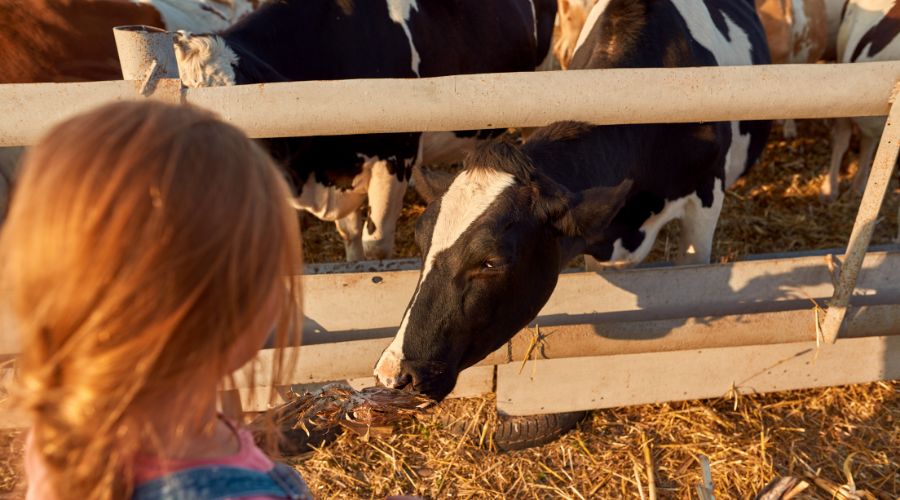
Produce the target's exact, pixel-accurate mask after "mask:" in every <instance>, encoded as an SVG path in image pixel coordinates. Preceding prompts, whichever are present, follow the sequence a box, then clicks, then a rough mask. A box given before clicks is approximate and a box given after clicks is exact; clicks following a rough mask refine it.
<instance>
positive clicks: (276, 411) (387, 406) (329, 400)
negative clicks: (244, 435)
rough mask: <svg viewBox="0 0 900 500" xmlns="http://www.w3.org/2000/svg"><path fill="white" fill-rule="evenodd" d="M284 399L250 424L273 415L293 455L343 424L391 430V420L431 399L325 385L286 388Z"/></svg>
mask: <svg viewBox="0 0 900 500" xmlns="http://www.w3.org/2000/svg"><path fill="white" fill-rule="evenodd" d="M288 399H289V400H288V402H287V403H285V404H283V405H281V406H278V407H276V408H273V409H272V410H270V411H269V412H268V413H267V414H265V415H262V416H260V417H257V418H256V419H255V420H254V421H253V423H251V428H253V429H254V430H255V431H256V432H257V434H258V435H259V434H262V432H263V430H264V429H265V426H266V425H267V423H268V422H271V421H274V423H275V425H276V427H277V428H278V430H279V432H280V434H281V436H282V439H281V444H280V448H281V451H282V453H284V454H288V455H296V454H300V453H304V452H306V451H309V450H310V449H311V447H313V446H320V445H322V444H324V443H326V442H329V441H331V440H333V439H334V438H335V437H337V435H338V434H340V433H341V432H342V431H343V430H344V429H347V430H350V431H352V432H353V433H355V434H357V435H360V436H363V437H368V436H369V435H379V436H387V435H390V434H391V433H392V432H393V430H394V426H395V425H397V424H398V423H400V422H401V421H403V420H404V419H407V418H413V417H415V416H416V415H418V414H420V413H422V412H423V411H424V410H425V409H426V408H428V407H430V406H431V405H433V404H434V402H433V401H432V400H431V399H429V398H428V397H426V396H422V395H419V394H413V393H410V392H407V391H401V390H398V389H389V388H387V387H367V388H365V389H362V390H359V391H357V390H355V389H352V388H351V387H348V386H346V385H339V384H334V385H328V386H326V387H323V388H322V389H320V390H318V391H316V392H312V393H305V394H296V393H291V394H290V396H289V398H288Z"/></svg>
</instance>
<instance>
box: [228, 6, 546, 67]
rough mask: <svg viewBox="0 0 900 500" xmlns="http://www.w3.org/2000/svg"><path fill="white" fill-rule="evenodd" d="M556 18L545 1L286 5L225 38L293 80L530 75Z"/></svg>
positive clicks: (273, 8) (241, 25)
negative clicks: (497, 74)
mask: <svg viewBox="0 0 900 500" xmlns="http://www.w3.org/2000/svg"><path fill="white" fill-rule="evenodd" d="M555 13H556V4H555V1H550V0H533V1H532V0H494V1H491V2H484V1H483V0H457V1H453V2H448V1H446V0H417V1H416V2H411V1H409V0H370V1H366V2H339V1H336V0H286V1H283V2H273V3H271V4H269V5H266V6H264V7H263V8H261V9H260V10H259V11H258V12H256V13H255V14H254V15H253V16H250V17H248V18H247V19H245V20H244V21H243V22H241V23H238V24H237V25H235V26H234V27H232V28H230V29H229V30H227V31H225V32H224V33H223V37H224V38H225V40H226V42H227V43H228V45H229V46H230V47H232V48H233V49H234V50H235V51H236V52H237V53H238V56H239V57H240V56H241V55H242V54H252V57H254V58H258V59H259V60H261V61H264V63H265V64H266V65H267V66H269V67H271V68H272V69H274V70H275V71H276V72H277V73H278V74H280V75H282V76H283V77H284V79H286V80H290V81H305V80H342V79H350V78H406V77H419V76H420V77H427V76H445V75H454V74H467V73H488V72H491V73H493V72H505V71H530V70H534V69H535V68H536V67H537V65H538V64H539V63H540V62H541V61H542V60H543V58H544V56H545V55H546V52H548V51H549V46H550V37H551V35H552V29H553V18H554V16H555ZM238 83H241V82H238ZM244 83H249V82H244Z"/></svg>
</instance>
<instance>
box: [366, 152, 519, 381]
mask: <svg viewBox="0 0 900 500" xmlns="http://www.w3.org/2000/svg"><path fill="white" fill-rule="evenodd" d="M514 182H515V178H514V177H513V176H512V175H511V174H508V173H505V172H497V171H494V170H481V169H479V170H475V171H471V170H466V171H463V172H462V173H461V174H459V175H458V176H456V179H454V180H453V183H452V184H451V185H450V188H449V189H448V190H447V192H446V193H444V196H443V197H442V198H441V204H440V212H438V216H437V220H436V221H435V224H434V232H433V233H432V236H431V245H430V246H429V248H428V255H426V256H425V258H424V265H423V267H422V276H421V278H419V287H418V288H417V289H416V293H415V295H413V299H412V302H410V305H409V308H408V309H407V310H406V313H405V314H404V315H403V321H401V322H400V328H399V329H398V330H397V335H396V336H395V337H394V340H393V341H392V342H391V344H390V345H389V346H388V348H387V349H385V351H384V353H382V355H381V359H379V360H378V364H377V365H375V377H376V378H377V379H378V380H379V381H380V382H381V383H382V384H384V385H386V386H388V387H393V386H394V385H395V383H396V381H397V377H398V376H399V374H400V361H402V360H403V338H404V336H405V335H406V328H407V326H408V324H409V316H410V313H411V312H412V309H413V307H415V306H416V301H417V299H418V298H419V291H420V290H421V288H422V285H424V284H425V280H426V279H427V278H428V274H429V273H430V272H431V270H432V269H433V268H434V262H435V259H436V258H437V256H438V254H440V253H441V252H443V251H444V250H447V249H448V248H450V247H452V246H453V245H454V243H456V242H457V240H459V238H460V236H462V234H463V233H464V232H465V231H466V229H468V228H469V226H471V225H472V223H473V222H475V220H477V219H478V218H479V217H481V215H483V214H484V213H485V212H486V211H487V210H488V208H490V206H491V205H493V204H494V202H495V201H496V200H497V197H499V196H500V194H501V193H503V191H505V190H506V188H508V187H510V186H512V185H513V183H514Z"/></svg>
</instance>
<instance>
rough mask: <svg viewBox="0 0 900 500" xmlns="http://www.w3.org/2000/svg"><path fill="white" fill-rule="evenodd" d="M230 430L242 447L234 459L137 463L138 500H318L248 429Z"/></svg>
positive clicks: (149, 460)
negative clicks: (267, 453) (261, 446)
mask: <svg viewBox="0 0 900 500" xmlns="http://www.w3.org/2000/svg"><path fill="white" fill-rule="evenodd" d="M229 426H230V427H231V428H232V429H233V430H234V432H235V435H236V436H237V438H238V441H239V443H240V449H239V450H238V452H237V453H235V454H233V455H228V456H223V457H217V458H214V459H205V460H178V461H160V460H153V459H149V458H146V457H145V458H142V459H140V460H139V461H138V462H137V463H136V464H135V480H136V484H137V486H136V488H135V495H134V499H136V500H154V499H166V500H170V499H171V500H178V499H182V498H185V499H187V498H204V499H216V498H223V499H224V498H241V499H245V500H267V499H279V498H291V499H307V498H312V495H310V493H309V489H308V488H307V486H306V484H305V483H304V482H303V480H302V479H301V477H300V474H299V473H297V471H295V470H294V469H293V468H291V467H289V466H287V465H284V464H280V463H273V462H272V460H270V459H269V458H268V457H267V456H266V454H265V453H263V451H262V450H261V449H259V447H258V446H257V445H256V443H255V442H254V440H253V436H252V434H251V433H250V432H249V431H247V430H246V429H240V428H237V427H235V426H233V425H231V424H230V423H229Z"/></svg>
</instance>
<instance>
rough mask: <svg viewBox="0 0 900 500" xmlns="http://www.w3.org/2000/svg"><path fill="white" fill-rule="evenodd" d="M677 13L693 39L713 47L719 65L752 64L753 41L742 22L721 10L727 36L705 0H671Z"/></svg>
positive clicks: (708, 48)
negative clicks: (733, 19) (737, 21)
mask: <svg viewBox="0 0 900 500" xmlns="http://www.w3.org/2000/svg"><path fill="white" fill-rule="evenodd" d="M672 3H673V4H674V5H675V8H676V9H678V13H679V14H681V17H682V19H684V22H685V24H687V27H688V31H690V32H691V36H692V37H693V38H694V40H695V41H696V42H697V43H699V44H700V45H702V46H703V47H704V48H705V49H706V50H708V51H710V52H711V53H712V55H713V57H715V58H716V62H717V63H718V64H719V66H743V65H748V64H753V45H752V44H751V43H750V38H749V37H748V36H747V33H746V32H744V30H743V29H741V27H740V26H738V25H737V24H735V23H734V21H732V20H731V18H730V17H728V14H726V13H724V12H723V13H722V16H723V17H724V18H725V25H726V26H727V27H728V36H729V38H731V40H730V41H729V40H728V38H725V35H723V34H722V32H721V31H719V29H718V28H716V23H715V22H713V19H712V16H711V15H710V13H709V9H708V8H707V7H706V4H705V3H704V2H698V1H697V0H672Z"/></svg>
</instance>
